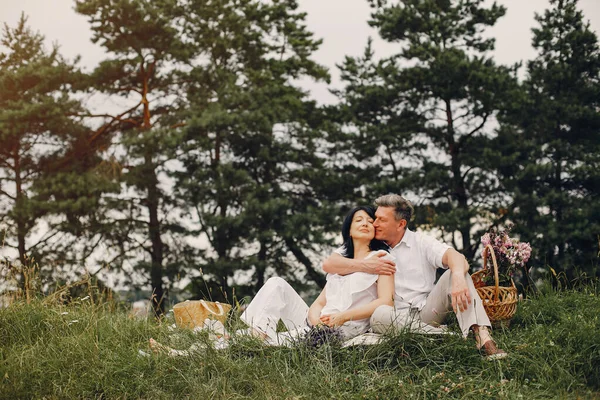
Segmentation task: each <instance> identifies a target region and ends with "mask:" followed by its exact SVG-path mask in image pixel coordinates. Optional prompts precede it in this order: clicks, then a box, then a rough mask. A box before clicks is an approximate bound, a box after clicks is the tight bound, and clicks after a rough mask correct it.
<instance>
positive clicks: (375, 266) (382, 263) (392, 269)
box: [363, 252, 396, 275]
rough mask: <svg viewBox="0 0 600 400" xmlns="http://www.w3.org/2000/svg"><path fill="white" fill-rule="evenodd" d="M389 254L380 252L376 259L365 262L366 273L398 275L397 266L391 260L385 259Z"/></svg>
mask: <svg viewBox="0 0 600 400" xmlns="http://www.w3.org/2000/svg"><path fill="white" fill-rule="evenodd" d="M386 255H387V253H384V252H379V253H377V254H375V257H371V258H369V259H367V260H363V267H364V272H366V273H369V274H375V275H392V274H394V273H396V264H395V263H394V262H393V261H392V260H389V259H384V258H381V257H385V256H386Z"/></svg>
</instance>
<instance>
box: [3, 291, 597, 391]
mask: <svg viewBox="0 0 600 400" xmlns="http://www.w3.org/2000/svg"><path fill="white" fill-rule="evenodd" d="M598 295H599V293H598V290H597V288H596V287H595V286H587V287H585V288H583V289H581V290H579V291H568V292H554V291H551V290H548V291H547V293H545V294H541V295H539V296H537V297H536V298H534V299H531V300H527V301H525V302H522V303H520V304H519V309H518V312H517V315H516V316H515V318H514V319H513V322H512V324H511V327H510V328H509V329H504V330H495V331H494V336H495V338H496V339H497V341H498V343H499V345H500V346H501V347H502V348H504V349H505V350H507V351H509V353H510V355H509V358H508V359H505V360H503V361H495V362H490V361H486V360H483V359H482V358H481V357H480V356H479V354H478V353H477V352H476V351H475V350H474V341H473V340H472V339H469V340H467V341H465V340H463V339H461V338H460V337H457V336H454V337H452V336H447V337H433V336H420V335H414V334H399V335H395V336H391V337H389V338H388V339H387V340H386V341H385V342H384V343H382V344H380V345H376V346H364V347H354V348H348V349H342V348H337V347H330V346H324V347H321V348H319V349H309V348H306V347H302V346H300V345H299V346H298V347H295V348H291V349H287V348H274V347H265V346H262V345H261V344H259V343H258V342H257V341H255V340H252V339H239V340H237V341H235V342H234V343H233V344H232V345H231V347H230V348H228V349H226V350H220V351H216V350H213V349H210V348H209V349H206V350H202V351H199V352H197V353H195V354H193V355H192V356H190V357H187V358H169V357H166V356H156V355H152V356H150V357H142V356H139V355H138V350H139V349H142V350H144V351H149V350H148V338H150V337H154V338H156V339H157V340H159V341H162V342H165V343H168V344H171V345H173V346H175V347H178V348H186V347H187V346H189V345H190V344H191V343H193V342H194V341H197V340H198V339H199V338H198V336H194V335H192V334H191V333H187V332H179V333H178V334H177V335H176V336H173V334H172V333H171V332H169V331H168V329H167V326H168V325H169V324H170V322H169V321H165V322H163V323H162V324H159V323H157V322H155V321H153V320H147V321H146V320H142V321H140V320H136V319H131V318H129V317H128V316H127V314H126V313H125V312H124V311H119V310H118V309H115V307H114V304H111V303H101V304H91V303H90V302H89V300H76V301H74V302H73V303H71V304H70V305H68V306H59V305H48V304H44V302H43V301H42V300H37V301H34V302H32V303H31V304H29V305H27V304H15V305H13V306H11V307H9V308H6V309H2V310H0V398H3V399H15V398H151V399H162V398H165V399H170V398H211V399H212V398H217V399H218V398H227V399H237V398H274V399H275V398H277V399H278V398H295V399H300V398H306V399H312V398H351V399H362V398H368V399H374V398H375V399H376V398H380V399H388V398H416V399H420V398H438V397H443V398H472V399H482V398H483V399H485V398H490V399H495V398H510V399H513V398H514V399H532V398H600V372H599V370H600V319H599V318H600V317H599V315H600V298H599V297H598ZM73 321H77V322H73ZM200 340H206V339H205V338H203V337H200Z"/></svg>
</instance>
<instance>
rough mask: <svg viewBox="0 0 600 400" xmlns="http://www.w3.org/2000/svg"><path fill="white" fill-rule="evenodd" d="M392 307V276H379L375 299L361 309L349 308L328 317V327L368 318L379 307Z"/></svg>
mask: <svg viewBox="0 0 600 400" xmlns="http://www.w3.org/2000/svg"><path fill="white" fill-rule="evenodd" d="M384 305H387V306H392V305H394V275H379V278H378V279H377V299H376V300H373V301H372V302H370V303H369V304H366V305H364V306H362V307H357V308H351V309H349V310H346V311H344V312H341V313H337V314H332V315H330V316H329V323H327V325H329V326H341V325H343V324H345V323H346V322H348V321H352V320H358V319H365V318H369V317H370V316H371V315H372V314H373V311H375V309H376V308H377V307H379V306H384Z"/></svg>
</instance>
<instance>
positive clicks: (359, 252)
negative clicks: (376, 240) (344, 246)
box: [352, 239, 371, 259]
mask: <svg viewBox="0 0 600 400" xmlns="http://www.w3.org/2000/svg"><path fill="white" fill-rule="evenodd" d="M369 243H371V241H370V240H356V239H353V240H352V244H353V245H354V258H358V259H363V258H365V257H366V256H368V255H369V253H370V252H371V249H369Z"/></svg>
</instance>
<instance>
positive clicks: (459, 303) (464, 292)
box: [442, 248, 473, 312]
mask: <svg viewBox="0 0 600 400" xmlns="http://www.w3.org/2000/svg"><path fill="white" fill-rule="evenodd" d="M442 264H444V265H445V266H447V267H448V269H449V270H450V271H452V278H451V279H452V281H451V284H452V308H453V309H454V312H457V309H458V310H460V311H465V310H466V309H467V308H469V304H471V301H473V299H472V298H471V293H470V292H469V288H468V286H467V280H466V278H465V275H466V274H467V273H468V272H469V263H468V262H467V259H466V258H465V256H463V255H462V254H460V253H459V252H458V251H456V250H454V249H452V248H450V249H448V250H446V252H445V253H444V256H443V257H442Z"/></svg>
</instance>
